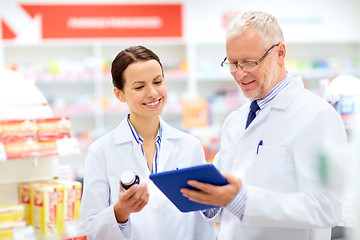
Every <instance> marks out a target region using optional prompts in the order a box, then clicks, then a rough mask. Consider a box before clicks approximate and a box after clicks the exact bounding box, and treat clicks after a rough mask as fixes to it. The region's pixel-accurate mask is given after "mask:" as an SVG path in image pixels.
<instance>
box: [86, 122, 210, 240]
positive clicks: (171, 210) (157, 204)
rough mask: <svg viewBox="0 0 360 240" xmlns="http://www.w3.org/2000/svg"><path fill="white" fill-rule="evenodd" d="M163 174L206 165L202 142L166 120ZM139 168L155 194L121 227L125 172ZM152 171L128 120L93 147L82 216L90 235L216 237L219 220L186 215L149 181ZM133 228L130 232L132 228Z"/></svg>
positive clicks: (176, 238)
mask: <svg viewBox="0 0 360 240" xmlns="http://www.w3.org/2000/svg"><path fill="white" fill-rule="evenodd" d="M161 124H162V139H161V150H160V156H159V161H158V172H162V171H166V170H174V169H176V168H179V169H180V168H184V167H189V166H193V165H200V164H204V163H205V157H204V152H203V148H202V145H201V143H200V141H199V140H198V139H196V138H194V137H192V136H190V135H188V134H185V133H183V132H181V131H179V130H177V129H175V128H173V127H170V126H169V125H167V124H166V123H165V122H164V121H163V120H161ZM125 170H132V171H134V172H136V173H137V174H138V175H139V177H140V179H141V180H140V181H141V182H147V183H148V188H149V193H150V198H149V202H148V204H147V205H146V206H145V207H144V208H143V209H142V210H141V211H140V212H138V213H132V214H131V215H130V225H129V227H130V228H128V229H127V230H126V231H125V230H123V231H120V228H119V225H118V223H117V222H116V219H115V215H114V209H113V208H114V203H115V202H116V201H117V199H118V194H119V189H120V184H119V181H120V175H121V173H122V172H123V171H125ZM149 175H150V171H149V168H148V166H147V161H146V159H145V158H144V156H143V155H142V153H141V150H140V148H139V145H138V144H137V143H136V142H135V140H134V137H133V136H132V133H131V131H130V129H129V126H128V123H127V121H126V119H124V120H123V121H122V122H121V123H120V124H119V126H118V127H117V128H116V129H114V130H113V131H111V132H109V133H108V134H106V135H105V136H103V137H101V138H100V139H98V140H97V141H95V142H94V143H93V144H92V145H91V146H90V148H89V150H88V153H87V157H86V161H85V172H84V193H83V197H82V203H81V218H82V219H85V222H86V223H87V224H88V226H87V230H88V231H87V232H88V238H89V239H101V240H106V239H108V240H115V239H135V240H138V239H144V240H145V239H146V240H147V239H151V240H157V239H158V240H169V239H171V240H187V239H189V240H193V239H204V240H209V239H215V227H214V223H211V222H207V221H205V220H204V218H203V217H202V215H201V214H200V212H190V213H182V212H180V211H179V210H178V209H177V208H176V207H175V206H174V205H173V204H172V203H171V202H170V201H169V200H168V199H167V198H166V196H165V195H164V194H163V193H162V192H161V191H160V190H159V189H158V188H157V187H156V186H155V185H154V184H153V182H152V181H151V180H150V179H149ZM128 230H130V231H128Z"/></svg>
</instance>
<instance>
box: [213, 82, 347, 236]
mask: <svg viewBox="0 0 360 240" xmlns="http://www.w3.org/2000/svg"><path fill="white" fill-rule="evenodd" d="M248 112H249V103H248V104H245V105H244V106H243V107H241V108H240V109H239V110H237V111H234V112H232V113H231V114H230V115H229V116H228V117H227V119H226V120H225V122H224V125H223V129H222V136H221V144H220V145H221V146H220V151H219V153H218V154H217V155H216V157H215V160H214V161H215V165H216V166H217V167H218V168H219V169H220V170H221V171H225V172H231V173H233V174H235V175H237V176H239V177H240V178H242V180H243V183H244V185H245V186H246V188H247V202H246V206H245V212H244V218H243V221H242V222H241V221H240V220H239V219H238V218H237V217H235V216H234V215H233V214H231V213H230V212H228V211H227V210H226V209H223V211H222V212H221V215H222V216H221V224H220V229H219V237H218V239H219V240H233V239H241V240H290V239H291V240H326V239H330V236H331V227H334V226H335V225H336V224H338V223H339V220H340V218H341V208H342V204H341V194H340V193H339V192H337V191H335V190H334V189H330V188H324V186H323V185H322V182H321V178H320V176H319V175H320V174H319V170H318V165H317V159H318V156H319V154H320V153H321V151H322V150H326V149H329V147H346V141H347V139H346V132H345V129H344V126H343V122H342V120H341V117H340V116H339V114H338V113H337V112H336V111H335V110H334V108H333V107H332V106H331V105H330V104H328V103H327V102H326V101H325V100H323V99H322V98H320V97H319V96H317V95H316V94H314V93H312V92H310V91H309V90H306V89H304V85H303V83H302V81H301V79H300V78H294V77H293V78H292V79H291V82H290V83H289V85H288V86H287V87H285V88H284V89H283V90H282V91H281V92H280V93H279V94H278V95H277V96H276V97H275V98H274V99H273V100H272V101H271V102H270V103H269V105H268V106H266V108H265V109H263V110H262V111H260V112H259V114H258V115H257V117H256V118H255V119H254V121H253V122H252V123H251V124H250V126H249V127H248V128H247V129H246V130H245V122H246V119H247V115H248ZM260 140H262V141H263V145H262V146H259V151H258V154H257V148H258V145H259V142H260ZM346 160H347V159H344V160H343V161H344V164H346Z"/></svg>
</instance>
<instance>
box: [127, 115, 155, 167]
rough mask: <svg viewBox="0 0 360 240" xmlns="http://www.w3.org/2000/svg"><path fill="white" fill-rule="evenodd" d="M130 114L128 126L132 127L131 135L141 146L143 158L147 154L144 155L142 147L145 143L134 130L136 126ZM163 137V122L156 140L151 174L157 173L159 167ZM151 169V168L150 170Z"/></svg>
mask: <svg viewBox="0 0 360 240" xmlns="http://www.w3.org/2000/svg"><path fill="white" fill-rule="evenodd" d="M129 118H130V114H129V115H128V117H127V122H128V125H129V127H130V130H131V133H132V135H133V137H134V139H135V141H136V142H137V143H138V145H139V146H140V149H141V153H142V154H143V156H144V157H145V153H144V149H143V147H142V144H143V143H144V139H143V138H142V137H141V136H140V134H139V133H138V132H137V131H136V129H135V128H134V126H133V125H132V124H131V122H130V120H129ZM161 136H162V130H161V122H160V124H159V131H158V134H157V136H156V138H155V146H156V148H155V156H154V159H153V165H152V171H151V173H157V170H158V169H157V167H158V161H159V153H160V147H161ZM149 169H150V168H149Z"/></svg>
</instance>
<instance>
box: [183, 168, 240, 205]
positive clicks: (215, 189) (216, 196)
mask: <svg viewBox="0 0 360 240" xmlns="http://www.w3.org/2000/svg"><path fill="white" fill-rule="evenodd" d="M222 174H223V175H224V177H225V178H226V180H227V181H228V184H227V185H224V186H215V185H211V184H207V183H201V182H198V181H194V180H189V181H188V184H189V185H190V186H192V187H195V188H197V189H199V190H200V191H197V190H190V189H188V188H182V189H181V193H182V194H183V195H184V196H185V197H187V198H188V199H190V200H192V201H194V202H199V203H203V204H208V205H214V206H219V207H225V206H226V205H227V204H228V203H229V202H230V201H231V200H232V199H233V198H234V197H235V196H236V194H237V193H238V192H239V190H240V189H241V187H242V181H241V179H240V178H238V177H236V176H234V175H231V174H229V173H222Z"/></svg>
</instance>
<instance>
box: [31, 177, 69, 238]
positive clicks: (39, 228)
mask: <svg viewBox="0 0 360 240" xmlns="http://www.w3.org/2000/svg"><path fill="white" fill-rule="evenodd" d="M31 192H32V201H31V204H32V206H31V208H32V225H33V227H34V230H35V233H36V234H38V235H42V236H45V237H48V236H59V235H61V234H62V233H63V231H64V204H63V202H64V199H63V197H64V187H63V186H62V185H61V184H57V183H54V182H52V183H50V182H44V183H40V184H33V185H32V187H31Z"/></svg>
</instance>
